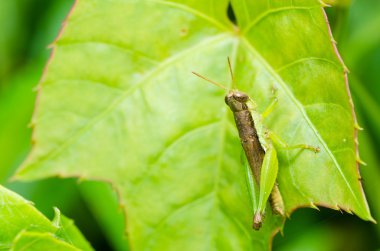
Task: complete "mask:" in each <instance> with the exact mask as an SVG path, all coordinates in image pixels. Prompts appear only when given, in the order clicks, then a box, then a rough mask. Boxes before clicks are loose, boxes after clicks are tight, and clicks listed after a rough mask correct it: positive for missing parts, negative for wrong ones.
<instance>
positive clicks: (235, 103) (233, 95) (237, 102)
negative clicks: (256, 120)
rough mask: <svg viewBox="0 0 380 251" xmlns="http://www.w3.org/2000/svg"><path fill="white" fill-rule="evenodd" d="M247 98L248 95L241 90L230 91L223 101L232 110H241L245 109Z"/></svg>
mask: <svg viewBox="0 0 380 251" xmlns="http://www.w3.org/2000/svg"><path fill="white" fill-rule="evenodd" d="M248 100H249V96H248V95H247V94H245V93H244V92H241V91H236V90H234V91H230V92H229V93H228V94H227V95H226V97H225V98H224V101H225V102H226V104H227V105H228V106H229V107H230V108H231V110H232V111H233V112H238V111H242V110H247V104H246V103H247V102H248Z"/></svg>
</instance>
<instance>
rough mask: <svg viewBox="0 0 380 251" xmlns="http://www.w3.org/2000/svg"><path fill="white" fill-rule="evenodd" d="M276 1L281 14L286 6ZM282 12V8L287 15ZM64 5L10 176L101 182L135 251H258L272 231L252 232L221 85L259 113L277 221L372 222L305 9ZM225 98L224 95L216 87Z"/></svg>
mask: <svg viewBox="0 0 380 251" xmlns="http://www.w3.org/2000/svg"><path fill="white" fill-rule="evenodd" d="M288 2H289V3H288ZM291 3H292V4H293V5H291ZM232 7H233V9H234V11H235V14H236V18H237V22H238V28H237V27H236V26H234V25H232V24H231V23H230V22H229V21H228V18H227V16H226V12H227V11H226V10H227V1H211V2H206V1H191V0H187V1H160V0H150V1H148V0H145V1H128V0H125V1H122V0H112V1H100V0H86V1H80V2H77V4H76V5H75V7H74V9H73V11H72V14H71V15H70V17H69V19H68V20H67V25H66V27H65V29H64V31H63V33H62V34H61V36H60V38H59V39H58V40H57V41H56V43H55V45H54V55H53V57H52V59H51V62H50V64H49V65H48V67H47V70H46V74H45V76H44V78H43V80H42V81H41V83H40V93H39V94H40V95H39V101H38V107H37V111H36V113H35V116H34V118H33V124H34V141H35V146H34V148H33V151H32V153H31V154H30V156H29V158H28V159H27V161H26V162H25V164H24V165H23V167H22V169H21V170H20V171H19V173H18V175H17V177H18V179H23V180H31V179H38V178H45V177H49V176H57V175H58V176H62V177H72V176H78V177H81V178H87V179H97V180H106V181H108V182H110V183H112V184H113V186H114V187H115V188H116V189H117V190H118V192H119V194H120V201H121V203H122V205H123V206H124V207H125V211H126V215H127V230H128V234H129V237H130V240H131V247H132V249H136V250H178V249H180V248H181V249H182V250H183V249H185V250H186V249H188V250H232V249H233V250H254V249H255V248H256V249H259V250H266V249H268V248H269V246H270V240H271V238H272V235H273V234H274V233H275V232H276V231H277V229H278V228H279V227H280V226H281V225H282V220H281V219H280V218H275V217H272V216H271V211H270V210H268V212H267V217H266V219H265V222H264V226H263V229H262V230H260V231H259V232H254V231H253V230H252V229H251V224H252V210H251V207H250V199H249V196H248V192H247V188H246V185H245V178H244V177H245V174H244V173H245V171H244V168H243V167H242V164H241V163H240V158H239V156H240V152H241V146H240V142H239V139H238V134H237V131H236V127H235V125H234V122H233V117H232V114H231V112H230V111H229V110H228V109H227V106H226V105H225V104H224V102H223V98H224V95H225V93H224V91H223V90H221V89H218V88H216V87H215V86H213V85H210V84H207V83H204V82H203V81H201V80H200V79H198V78H196V77H195V76H194V75H192V74H191V71H196V72H199V73H201V74H203V75H205V76H207V77H209V78H211V79H214V80H216V81H219V82H222V83H228V82H229V81H228V72H227V64H226V58H227V57H228V56H229V57H231V59H232V63H233V66H234V72H235V76H236V80H237V81H236V82H237V83H238V88H239V89H241V90H242V91H244V92H247V93H249V95H250V96H251V97H252V98H253V99H254V100H255V101H256V103H257V104H258V108H259V110H264V109H265V107H266V106H267V105H268V104H269V103H270V102H271V99H272V98H273V97H272V92H271V90H272V89H273V87H274V88H276V89H277V95H278V99H279V102H278V105H277V106H276V108H275V109H274V111H273V112H272V113H271V115H270V116H269V117H268V118H267V119H266V120H265V121H264V122H265V126H266V127H267V128H269V129H270V130H272V131H273V132H275V133H277V134H278V135H279V136H280V137H281V138H283V139H284V140H285V141H286V142H287V143H289V144H298V143H307V144H309V145H314V146H319V147H320V148H321V152H320V153H319V154H315V153H314V152H311V151H299V150H292V151H283V150H282V149H278V157H279V177H278V182H279V187H280V190H281V194H282V195H283V197H284V203H285V206H286V210H287V212H288V214H290V212H291V211H292V210H294V209H295V208H297V207H300V206H312V207H314V206H315V204H318V205H324V206H328V207H332V208H336V209H338V208H343V209H345V210H347V211H349V212H355V213H356V214H357V215H359V216H360V217H361V218H363V219H367V220H368V219H372V218H371V216H370V213H369V209H368V206H367V203H366V200H365V197H364V194H363V191H362V187H361V184H360V183H359V181H358V176H359V175H358V170H357V163H356V145H355V134H356V130H355V128H354V124H355V117H354V114H353V112H352V105H351V103H350V102H351V99H350V96H349V93H348V92H347V90H348V89H347V85H346V84H347V83H346V78H345V68H344V66H343V64H342V62H341V61H340V59H339V57H338V55H337V53H336V49H335V47H334V46H333V44H332V42H331V39H332V38H331V36H330V33H329V30H328V26H327V24H326V20H325V14H324V10H323V9H322V7H321V4H320V3H319V1H317V0H309V1H274V2H271V4H270V5H268V1H232ZM226 86H227V87H228V86H229V85H228V84H226Z"/></svg>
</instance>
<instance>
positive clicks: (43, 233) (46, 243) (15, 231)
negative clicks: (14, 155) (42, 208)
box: [0, 186, 93, 250]
mask: <svg viewBox="0 0 380 251" xmlns="http://www.w3.org/2000/svg"><path fill="white" fill-rule="evenodd" d="M0 226H1V227H0V250H93V249H92V248H91V246H90V245H89V244H88V242H87V241H86V240H85V239H84V237H83V236H82V234H81V233H80V232H79V230H78V229H77V228H76V227H75V226H74V224H73V222H72V221H71V220H69V219H67V218H66V217H64V216H61V215H60V213H59V211H58V209H56V215H55V218H54V220H53V222H51V221H49V220H48V219H47V218H46V217H45V216H43V215H42V214H41V213H40V212H39V211H38V210H37V209H36V208H35V207H33V205H32V203H31V202H29V201H27V200H25V199H24V198H22V197H20V196H19V195H17V194H15V193H13V192H11V191H10V190H8V189H6V188H4V187H2V186H0Z"/></svg>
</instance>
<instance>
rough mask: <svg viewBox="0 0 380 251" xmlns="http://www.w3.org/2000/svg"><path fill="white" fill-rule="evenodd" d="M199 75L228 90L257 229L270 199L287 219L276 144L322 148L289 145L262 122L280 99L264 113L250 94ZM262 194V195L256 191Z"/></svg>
mask: <svg viewBox="0 0 380 251" xmlns="http://www.w3.org/2000/svg"><path fill="white" fill-rule="evenodd" d="M227 60H228V66H229V70H230V74H231V79H232V83H233V86H234V84H235V81H234V76H233V72H232V66H231V62H230V60H229V58H228V59H227ZM193 74H195V75H196V76H198V77H200V78H202V79H204V80H206V81H208V82H210V83H212V84H214V85H216V86H218V87H220V88H222V89H224V90H226V91H228V93H227V95H226V96H225V99H224V100H225V103H226V104H227V105H228V106H229V107H230V109H231V111H232V113H233V115H234V119H235V124H236V127H237V129H238V133H239V137H240V141H241V145H242V147H243V150H244V153H245V156H246V159H247V160H248V165H249V167H250V168H246V171H247V173H246V177H247V183H248V190H249V191H250V193H251V197H252V198H251V199H253V200H252V202H253V203H252V204H253V214H254V216H253V225H252V227H253V229H255V230H259V229H260V228H261V225H262V222H263V220H264V214H265V209H266V204H267V201H268V200H269V197H271V198H270V202H271V206H272V210H273V212H274V213H275V214H278V215H281V216H285V209H284V203H283V200H282V196H281V193H280V190H279V188H278V185H277V183H276V178H277V173H278V159H277V151H276V149H275V148H274V144H275V145H277V146H279V147H282V148H284V149H295V148H301V149H308V150H312V151H314V152H315V153H317V152H319V151H320V148H319V147H313V146H310V145H307V144H298V145H288V144H287V143H285V142H284V141H283V140H282V139H281V138H280V137H278V136H276V135H275V134H274V133H273V132H271V131H269V130H268V129H266V128H265V127H264V125H263V122H262V120H263V119H264V118H265V117H266V116H267V115H268V114H269V113H270V112H271V111H272V110H273V108H274V106H275V104H276V103H277V98H275V99H274V100H273V102H272V103H271V104H270V105H269V106H268V108H267V109H266V110H265V111H264V113H263V114H260V113H259V112H258V111H257V110H256V105H255V103H254V101H253V100H252V99H251V98H250V97H249V96H248V94H246V93H244V92H242V91H239V90H237V89H236V88H235V89H232V90H228V89H227V88H226V87H224V86H223V85H222V84H220V83H217V82H215V81H213V80H210V79H208V78H206V77H204V76H202V75H200V74H199V73H196V72H193ZM256 191H258V192H256Z"/></svg>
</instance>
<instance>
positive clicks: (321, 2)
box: [319, 0, 331, 8]
mask: <svg viewBox="0 0 380 251" xmlns="http://www.w3.org/2000/svg"><path fill="white" fill-rule="evenodd" d="M319 2H320V4H321V5H322V7H323V8H325V7H331V5H330V4H327V3H325V2H323V1H322V0H320V1H319Z"/></svg>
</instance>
